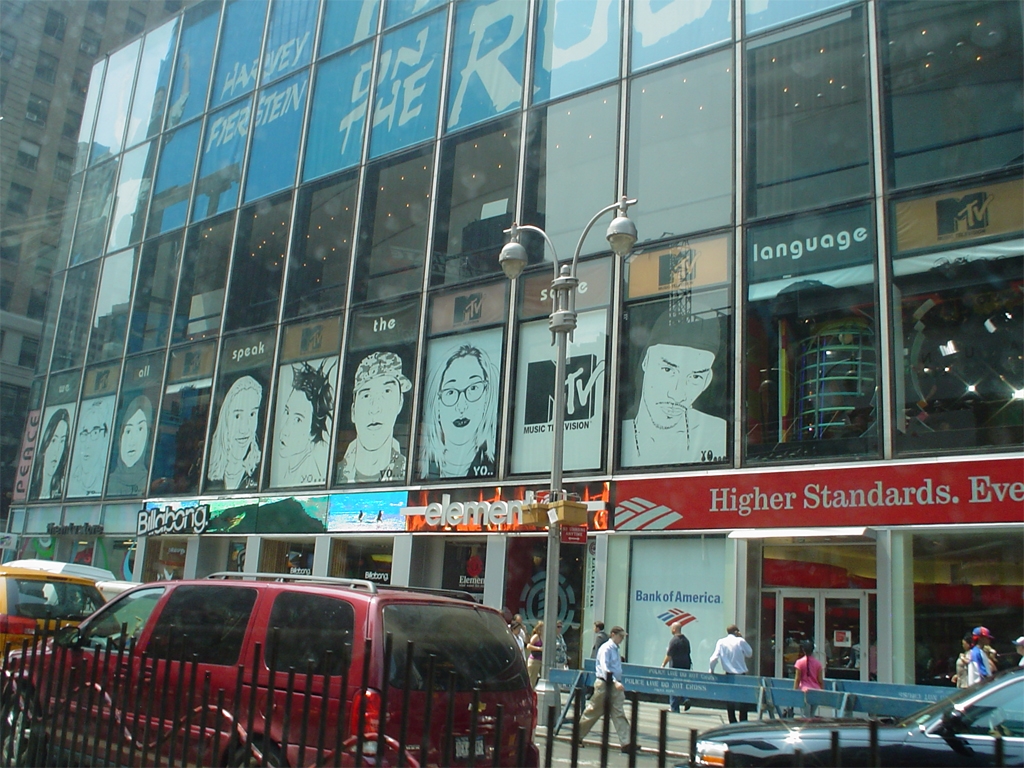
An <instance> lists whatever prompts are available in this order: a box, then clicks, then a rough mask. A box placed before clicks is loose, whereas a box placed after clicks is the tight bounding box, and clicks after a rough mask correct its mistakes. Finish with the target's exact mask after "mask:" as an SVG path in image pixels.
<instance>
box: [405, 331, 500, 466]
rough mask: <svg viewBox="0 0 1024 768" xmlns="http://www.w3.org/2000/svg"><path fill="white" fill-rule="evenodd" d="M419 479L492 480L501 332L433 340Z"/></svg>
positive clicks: (496, 429) (429, 360) (426, 392)
mask: <svg viewBox="0 0 1024 768" xmlns="http://www.w3.org/2000/svg"><path fill="white" fill-rule="evenodd" d="M427 359H428V370H429V373H428V376H427V388H426V391H425V393H424V404H423V429H422V433H423V446H422V450H421V454H420V477H422V478H425V479H426V478H429V479H434V478H440V477H492V476H493V475H494V472H495V456H496V452H497V450H496V443H497V431H498V427H497V421H498V389H499V383H498V368H497V367H496V366H495V365H494V363H493V362H492V361H493V360H500V359H501V330H500V329H494V330H490V331H483V332H480V333H477V334H472V335H470V336H461V337H456V338H454V339H451V338H445V339H437V340H435V341H432V342H431V345H430V353H429V355H428V358H427Z"/></svg>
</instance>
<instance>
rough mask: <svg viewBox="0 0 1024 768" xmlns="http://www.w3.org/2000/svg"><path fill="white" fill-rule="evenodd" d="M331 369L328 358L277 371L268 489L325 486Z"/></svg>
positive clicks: (330, 431) (331, 404) (330, 425)
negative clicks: (269, 486) (278, 372)
mask: <svg viewBox="0 0 1024 768" xmlns="http://www.w3.org/2000/svg"><path fill="white" fill-rule="evenodd" d="M336 370H337V362H336V360H335V359H333V358H332V359H330V360H313V361H311V362H301V363H291V364H289V365H285V366H282V368H281V372H280V374H279V376H278V389H277V411H276V414H275V418H274V438H273V452H272V455H273V463H272V465H271V468H270V484H271V485H272V486H273V487H275V488H282V487H290V486H298V485H322V484H323V483H325V482H326V481H327V452H328V446H329V442H328V437H329V436H330V435H331V434H333V432H334V384H333V381H334V374H335V371H336Z"/></svg>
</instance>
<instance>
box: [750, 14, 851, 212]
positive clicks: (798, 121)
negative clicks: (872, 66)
mask: <svg viewBox="0 0 1024 768" xmlns="http://www.w3.org/2000/svg"><path fill="white" fill-rule="evenodd" d="M865 35H866V30H865V27H864V11H863V9H862V8H861V7H859V6H858V7H856V8H853V9H851V10H849V11H846V12H845V13H842V14H837V15H835V16H831V17H829V18H828V19H826V20H819V21H816V22H813V23H812V24H808V25H804V26H800V27H795V28H793V29H789V30H786V31H785V32H780V33H777V34H775V35H770V36H768V37H766V38H763V39H761V40H759V41H757V42H756V43H751V44H749V45H748V47H747V57H746V60H747V73H746V80H747V110H748V118H747V147H748V153H747V156H748V159H747V215H748V217H751V218H754V217H761V216H768V215H772V214H776V213H787V212H789V211H794V210H800V209H803V208H808V207H811V206H815V205H824V204H828V203H833V202H839V201H842V200H849V199H851V198H854V197H858V196H862V195H867V194H869V193H870V192H871V126H870V122H869V116H870V112H871V110H870V109H869V105H868V87H867V57H866V56H865V55H864V51H865V49H866V46H867V40H866V37H865Z"/></svg>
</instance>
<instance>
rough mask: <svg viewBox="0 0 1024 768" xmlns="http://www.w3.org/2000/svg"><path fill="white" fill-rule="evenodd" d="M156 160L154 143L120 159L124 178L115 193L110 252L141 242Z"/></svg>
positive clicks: (134, 150) (109, 241)
mask: <svg viewBox="0 0 1024 768" xmlns="http://www.w3.org/2000/svg"><path fill="white" fill-rule="evenodd" d="M155 160H156V145H155V142H150V143H149V144H143V145H141V146H139V147H136V148H135V149H132V150H129V151H128V152H125V153H124V155H123V156H122V157H121V175H120V177H119V178H118V180H117V192H116V193H115V194H114V216H113V224H112V225H111V227H110V239H109V240H108V241H107V252H108V253H109V252H111V251H116V250H118V249H120V248H124V247H125V246H128V245H131V244H132V243H137V242H139V240H141V239H142V229H143V226H144V225H145V223H146V203H147V202H148V201H149V188H150V186H151V184H152V181H153V166H154V165H155Z"/></svg>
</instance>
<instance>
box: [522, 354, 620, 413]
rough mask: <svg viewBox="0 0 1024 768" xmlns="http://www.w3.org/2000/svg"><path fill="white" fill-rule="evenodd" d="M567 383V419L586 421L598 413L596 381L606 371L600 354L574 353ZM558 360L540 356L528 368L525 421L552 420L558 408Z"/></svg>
mask: <svg viewBox="0 0 1024 768" xmlns="http://www.w3.org/2000/svg"><path fill="white" fill-rule="evenodd" d="M565 370H566V382H567V384H566V385H565V386H566V387H567V392H566V398H565V420H566V421H583V420H586V419H591V418H593V417H594V408H595V401H596V399H597V398H596V389H595V384H596V382H597V379H598V377H599V376H600V374H601V372H602V371H603V367H601V366H599V365H598V362H597V355H578V356H575V357H570V358H569V359H568V361H567V362H566V364H565ZM554 392H555V364H554V363H553V362H552V361H551V360H537V361H534V362H532V363H530V365H529V367H528V368H527V369H526V413H525V421H524V423H525V424H528V425H529V424H550V423H551V421H552V420H553V417H554V410H555V399H554Z"/></svg>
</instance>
